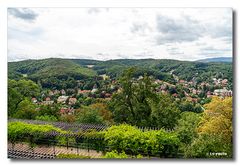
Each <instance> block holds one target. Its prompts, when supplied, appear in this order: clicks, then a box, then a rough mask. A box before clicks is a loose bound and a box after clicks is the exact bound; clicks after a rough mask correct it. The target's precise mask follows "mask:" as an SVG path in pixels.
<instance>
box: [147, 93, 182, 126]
mask: <svg viewBox="0 0 240 166" xmlns="http://www.w3.org/2000/svg"><path fill="white" fill-rule="evenodd" d="M157 97H158V98H157V101H151V109H152V113H151V117H152V122H151V123H152V126H158V127H160V128H166V129H173V128H174V127H175V126H176V124H177V123H176V122H177V120H178V119H179V118H180V111H179V109H178V107H177V105H176V103H175V102H174V100H173V99H172V98H171V97H170V96H169V95H167V94H166V95H165V94H159V95H158V96H157Z"/></svg>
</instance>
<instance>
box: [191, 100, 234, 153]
mask: <svg viewBox="0 0 240 166" xmlns="http://www.w3.org/2000/svg"><path fill="white" fill-rule="evenodd" d="M205 108H206V110H205V112H204V114H203V118H202V120H201V121H200V125H199V127H198V137H197V138H196V139H194V140H193V143H192V144H191V146H190V147H189V149H188V150H187V151H186V156H187V157H209V158H219V157H220V158H227V157H232V155H233V154H232V146H233V145H232V143H233V142H232V98H231V97H229V98H225V99H220V98H217V97H215V98H213V99H212V101H211V102H210V103H208V104H206V105H205Z"/></svg>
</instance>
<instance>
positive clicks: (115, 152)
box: [102, 150, 128, 159]
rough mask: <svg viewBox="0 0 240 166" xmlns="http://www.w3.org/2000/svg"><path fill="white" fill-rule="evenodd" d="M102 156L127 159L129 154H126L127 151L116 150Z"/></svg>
mask: <svg viewBox="0 0 240 166" xmlns="http://www.w3.org/2000/svg"><path fill="white" fill-rule="evenodd" d="M102 158H105V159H127V158H128V156H127V155H126V153H125V152H122V153H118V152H117V151H116V150H114V151H111V152H107V153H106V154H105V156H103V157H102Z"/></svg>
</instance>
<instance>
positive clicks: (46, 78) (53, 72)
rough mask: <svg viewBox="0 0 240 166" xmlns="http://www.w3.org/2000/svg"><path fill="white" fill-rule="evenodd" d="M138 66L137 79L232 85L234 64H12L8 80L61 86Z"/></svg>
mask: <svg viewBox="0 0 240 166" xmlns="http://www.w3.org/2000/svg"><path fill="white" fill-rule="evenodd" d="M133 66H135V67H137V68H138V70H137V73H136V77H138V76H140V75H143V74H144V73H147V74H148V75H152V76H154V77H155V78H156V79H160V80H164V81H167V82H174V78H173V76H174V75H175V76H177V77H178V78H179V79H183V80H187V81H190V80H192V79H194V80H195V81H197V82H201V81H208V80H210V79H212V78H213V77H216V78H227V79H228V80H229V81H230V82H232V75H233V73H232V64H231V63H221V62H219V63H218V62H209V63H202V62H196V61H195V62H190V61H177V60H168V59H116V60H108V61H98V60H89V59H57V58H50V59H43V60H25V61H19V62H9V63H8V77H9V78H10V79H20V78H21V77H28V78H29V79H32V80H34V81H36V82H37V81H39V80H40V81H41V83H43V84H45V83H46V84H48V83H50V84H59V80H60V81H61V80H82V79H90V78H93V77H95V76H97V75H102V74H107V75H108V76H110V77H111V78H117V77H118V76H119V75H121V74H122V72H123V71H124V70H125V69H127V68H129V67H133Z"/></svg>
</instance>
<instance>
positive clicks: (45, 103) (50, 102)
mask: <svg viewBox="0 0 240 166" xmlns="http://www.w3.org/2000/svg"><path fill="white" fill-rule="evenodd" d="M53 103H54V101H52V100H48V101H43V102H42V104H43V105H52V104H53Z"/></svg>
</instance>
